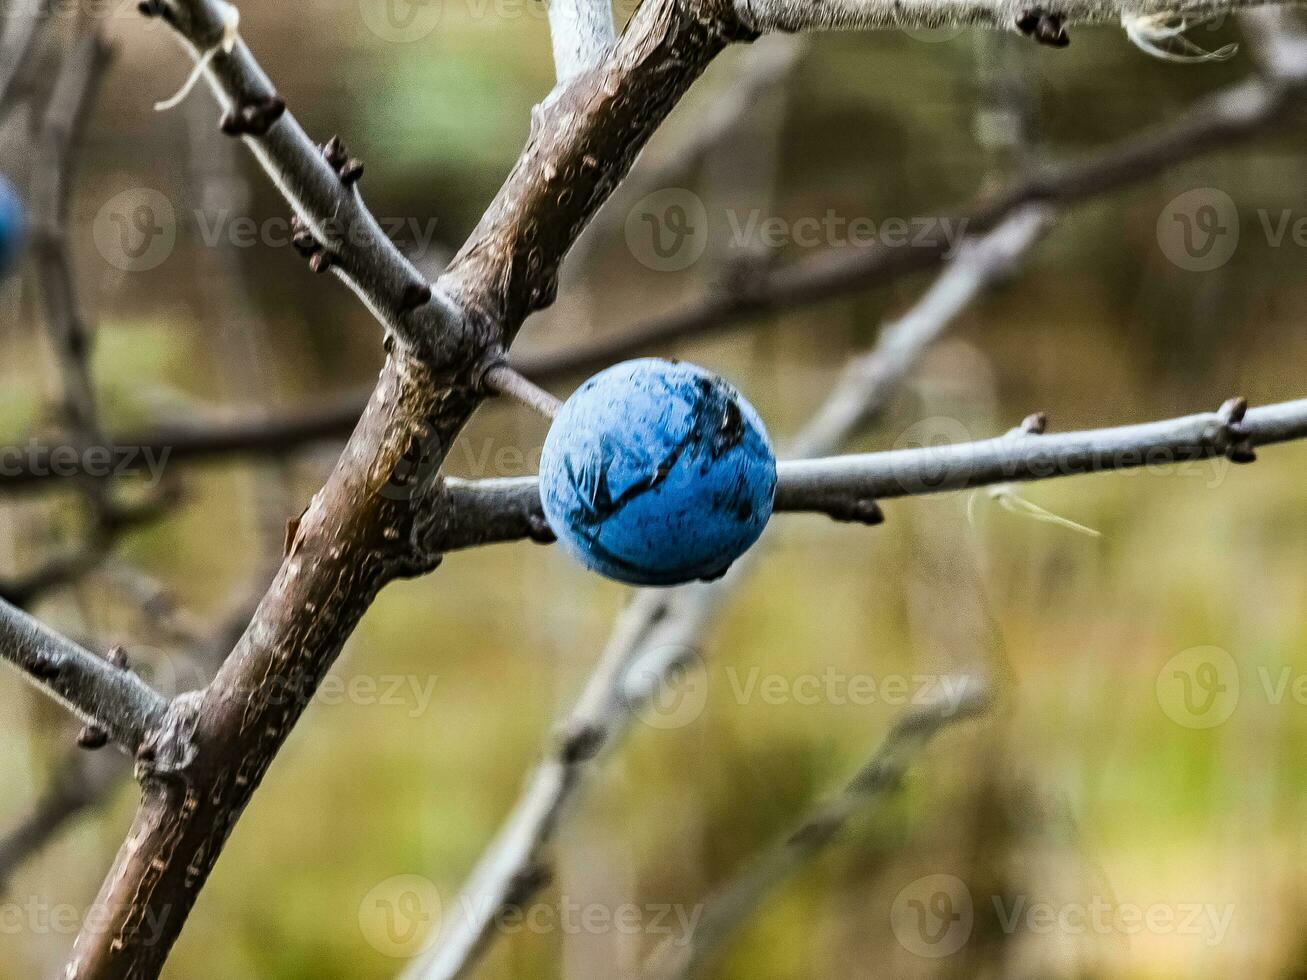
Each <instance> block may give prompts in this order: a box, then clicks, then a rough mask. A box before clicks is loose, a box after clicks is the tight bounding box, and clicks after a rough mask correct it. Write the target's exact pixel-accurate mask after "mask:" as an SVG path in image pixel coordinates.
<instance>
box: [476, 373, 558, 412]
mask: <svg viewBox="0 0 1307 980" xmlns="http://www.w3.org/2000/svg"><path fill="white" fill-rule="evenodd" d="M485 385H486V387H487V388H489V389H490V390H491V391H495V392H498V393H499V394H501V395H504V396H506V397H508V398H512V399H514V400H516V401H518V402H520V403H521V404H523V405H525V406H526V407H527V408H529V409H531V411H533V412H539V413H540V414H541V415H543V416H544V417H545V418H547V419H552V418H553V417H554V416H555V415H557V414H558V410H559V409H560V408H562V407H563V402H562V400H561V399H558V398H555V397H554V396H553V395H551V394H549V392H547V391H545V390H544V389H543V388H541V387H539V386H538V385H536V384H535V383H534V382H533V381H531V380H530V379H528V378H525V377H523V376H522V375H521V374H518V373H517V372H516V371H515V370H513V369H512V368H511V367H509V366H508V365H507V364H496V365H495V366H494V367H492V368H490V369H489V370H487V371H486V376H485Z"/></svg>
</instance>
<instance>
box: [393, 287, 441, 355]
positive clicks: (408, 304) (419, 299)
mask: <svg viewBox="0 0 1307 980" xmlns="http://www.w3.org/2000/svg"><path fill="white" fill-rule="evenodd" d="M433 295H434V294H433V293H432V291H431V284H430V283H425V282H424V283H416V282H412V283H409V284H408V285H407V286H405V287H404V295H403V296H402V297H400V305H401V306H402V307H403V311H404V312H405V313H412V312H413V311H414V310H419V309H421V308H422V307H424V306H426V305H427V304H428V303H430V302H431V297H432V296H433ZM386 339H387V341H389V342H390V343H391V345H392V347H393V345H394V338H393V337H387V338H386ZM387 350H388V351H389V348H387Z"/></svg>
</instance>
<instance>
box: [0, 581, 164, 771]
mask: <svg viewBox="0 0 1307 980" xmlns="http://www.w3.org/2000/svg"><path fill="white" fill-rule="evenodd" d="M0 657H3V658H4V659H5V660H6V661H8V662H9V663H10V664H11V665H12V666H14V667H16V668H17V669H19V670H21V671H23V672H24V674H25V675H26V677H27V679H28V680H29V681H30V682H31V683H32V684H34V685H36V686H37V687H39V688H41V689H42V690H44V691H45V692H46V693H47V694H49V695H50V696H51V697H53V698H54V699H55V700H56V701H58V702H60V703H61V704H63V705H64V706H65V707H66V708H68V709H69V710H70V711H72V712H73V713H74V714H75V715H77V717H78V718H80V719H81V720H82V721H83V722H84V723H85V724H87V725H91V726H93V727H95V728H98V729H99V730H100V731H102V732H104V733H105V734H106V735H108V736H109V738H110V739H111V740H112V741H113V742H114V743H115V744H116V745H118V746H120V747H121V748H122V749H124V750H125V751H126V752H128V753H131V754H133V755H134V754H135V753H136V752H137V750H138V749H140V747H141V745H142V744H144V742H145V740H146V737H147V736H148V735H149V734H150V733H151V732H152V731H153V730H154V729H155V728H157V727H158V725H159V723H160V722H161V721H162V720H163V717H164V715H165V713H166V712H167V710H168V701H167V699H166V698H164V697H163V696H162V695H160V694H158V693H156V692H155V691H154V690H152V689H151V688H150V687H149V686H148V685H147V684H145V682H144V681H142V680H141V679H140V678H139V677H137V676H136V675H135V674H134V673H132V671H131V670H130V669H128V668H127V667H126V666H125V665H120V664H114V663H111V662H109V661H108V660H104V659H102V658H100V657H97V656H96V655H95V654H93V653H89V652H88V651H86V650H83V649H82V648H81V647H79V646H78V645H77V644H76V643H74V642H72V641H71V640H69V639H66V638H64V637H62V636H60V635H59V634H58V633H56V632H54V631H53V630H51V629H50V628H48V627H47V626H45V625H44V624H43V623H41V622H40V621H39V620H36V619H33V618H32V617H31V616H29V615H27V613H25V612H23V611H22V610H21V609H18V608H16V607H14V606H11V605H10V604H9V603H7V602H5V601H3V600H0Z"/></svg>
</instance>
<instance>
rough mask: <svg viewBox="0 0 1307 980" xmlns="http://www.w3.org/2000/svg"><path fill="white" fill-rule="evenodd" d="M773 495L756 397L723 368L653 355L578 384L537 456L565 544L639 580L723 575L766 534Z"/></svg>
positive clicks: (595, 564) (553, 521) (546, 501)
mask: <svg viewBox="0 0 1307 980" xmlns="http://www.w3.org/2000/svg"><path fill="white" fill-rule="evenodd" d="M775 494H776V454H775V453H774V452H773V450H772V447H771V443H770V441H769V440H768V438H767V431H766V429H764V428H763V424H762V420H761V419H759V418H758V413H757V412H756V411H754V409H753V406H752V405H750V404H749V403H748V402H747V401H745V400H744V398H743V397H742V396H741V395H740V393H739V392H738V391H736V390H735V388H733V387H732V386H731V385H729V384H727V383H726V382H725V381H723V380H722V379H721V378H719V377H717V375H715V374H711V373H709V372H708V371H705V370H703V369H702V368H698V367H695V366H694V365H692V364H682V363H677V362H674V361H664V360H657V359H654V358H644V359H640V360H635V361H626V362H624V363H622V364H617V365H615V366H613V367H611V368H608V369H607V370H604V371H601V372H600V373H599V374H596V375H595V376H594V377H593V378H591V379H590V380H589V381H587V382H586V383H585V384H583V385H582V386H581V387H580V388H578V389H577V390H576V392H575V393H574V394H573V395H572V397H571V398H569V399H568V400H567V402H566V403H565V404H564V405H563V407H562V409H561V410H560V411H559V413H558V417H557V418H556V419H554V424H553V426H552V428H550V430H549V435H548V437H546V439H545V446H544V452H543V454H542V456H541V460H540V502H541V504H542V505H543V507H544V512H545V518H546V519H547V520H548V522H549V526H550V527H551V528H552V529H553V531H554V533H555V534H556V535H557V536H558V541H559V543H560V544H561V545H562V547H563V548H564V549H566V550H567V551H568V552H569V553H570V554H571V555H572V556H573V557H575V558H577V559H578V560H579V561H580V562H581V563H582V564H583V565H585V566H586V567H587V568H589V569H591V570H592V571H596V572H598V573H599V574H601V575H605V576H607V577H609V578H613V579H617V580H618V581H620V582H629V583H631V584H633V585H677V584H679V583H681V582H689V581H693V580H694V579H713V578H718V577H720V576H721V575H723V574H724V573H725V572H726V570H727V569H728V568H729V567H730V565H731V563H732V562H734V561H735V559H736V558H738V557H740V555H742V554H744V552H745V551H747V550H748V549H749V546H750V545H752V544H753V543H754V542H755V541H757V540H758V536H759V535H760V534H762V530H763V528H764V527H766V526H767V520H768V518H770V517H771V512H772V502H773V498H774V497H775Z"/></svg>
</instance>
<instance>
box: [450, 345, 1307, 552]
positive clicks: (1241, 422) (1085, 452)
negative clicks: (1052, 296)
mask: <svg viewBox="0 0 1307 980" xmlns="http://www.w3.org/2000/svg"><path fill="white" fill-rule="evenodd" d="M890 356H892V355H890ZM912 360H915V355H914V357H913V358H912ZM881 370H884V368H883V367H882V366H881V364H880V363H878V362H875V361H867V362H861V363H860V362H855V364H854V365H853V366H852V370H851V371H850V373H849V375H847V376H846V377H847V380H846V381H845V383H844V384H843V385H841V389H842V390H841V395H848V396H852V395H853V386H854V385H858V384H862V385H865V386H866V388H867V390H869V391H871V392H872V393H873V397H875V398H876V400H879V390H880V389H883V388H884V387H886V386H887V385H890V384H893V383H895V382H894V381H892V380H890V381H885V380H881V378H884V377H886V376H885V375H881V376H880V378H878V377H877V373H876V372H879V371H881ZM839 401H843V400H842V399H840V400H839ZM1241 402H1242V400H1241V399H1234V400H1233V401H1232V402H1230V403H1227V407H1226V408H1223V409H1222V410H1221V411H1217V412H1207V413H1204V414H1199V415H1189V416H1185V417H1183V418H1177V419H1170V420H1168V421H1163V422H1150V423H1146V424H1143V425H1128V426H1120V427H1117V428H1111V429H1091V430H1088V431H1084V432H1068V433H1065V434H1062V435H1049V436H1043V437H1041V438H1040V439H1038V440H1033V441H1014V440H1013V439H1012V438H1011V437H1010V435H1005V436H1000V437H998V438H996V439H990V440H986V441H983V442H967V443H959V444H956V445H951V446H940V447H932V448H927V449H900V450H896V451H893V452H878V453H863V454H860V455H852V456H833V457H829V458H824V459H791V460H784V461H782V462H781V463H779V464H778V466H777V471H778V472H777V475H778V482H777V486H776V511H777V513H785V512H791V513H793V512H810V513H822V514H829V515H831V516H833V517H836V518H838V519H843V520H863V519H864V518H862V517H859V516H858V515H860V514H866V515H871V514H872V513H873V512H872V511H871V510H870V505H871V504H872V503H874V502H875V501H877V500H892V499H896V498H900V497H916V496H924V495H927V494H934V493H947V492H951V491H957V490H970V489H974V488H976V487H985V486H994V485H997V484H1004V483H1018V482H1023V481H1034V480H1047V479H1052V478H1055V477H1063V476H1083V475H1087V474H1090V473H1110V472H1113V471H1116V470H1126V469H1134V468H1137V467H1141V466H1147V467H1161V466H1169V465H1175V464H1182V463H1191V462H1194V461H1197V460H1201V459H1210V458H1212V457H1216V456H1227V457H1230V458H1231V459H1232V460H1233V461H1234V462H1241V463H1242V462H1250V461H1251V458H1252V457H1251V455H1250V454H1251V451H1252V450H1253V449H1254V448H1256V447H1258V446H1267V445H1273V444H1275V443H1279V442H1289V441H1293V440H1299V439H1307V399H1303V400H1300V401H1292V402H1283V403H1280V404H1277V405H1267V406H1264V407H1262V408H1254V409H1250V410H1248V412H1247V414H1246V415H1243V416H1239V414H1238V410H1237V409H1236V410H1234V411H1233V414H1232V411H1231V409H1230V408H1229V407H1228V406H1229V405H1231V404H1238V403H1241ZM856 414H860V413H859V410H858V408H857V405H856V403H855V402H853V401H852V399H851V398H850V400H848V401H844V402H843V403H842V404H840V403H837V400H836V399H832V400H831V401H828V402H827V404H826V405H825V406H824V407H823V409H822V412H821V414H820V415H819V416H818V418H817V419H816V420H815V421H814V424H813V426H812V428H811V431H810V433H809V434H808V435H807V437H806V438H800V439H799V440H798V445H800V446H805V448H806V446H808V445H811V446H816V445H824V444H827V443H829V442H831V441H832V440H831V439H830V437H829V433H831V432H833V431H834V429H833V428H832V426H834V425H836V424H839V425H848V426H856V425H858V424H862V423H861V422H860V421H859V420H858V419H857V418H854V417H853V416H855V415H856ZM444 494H445V497H446V500H447V504H446V508H445V509H446V510H447V512H448V513H447V514H446V517H445V521H446V523H445V524H444V525H443V526H442V527H441V528H433V529H432V531H431V534H432V540H431V545H432V547H436V546H440V547H443V549H444V550H446V551H453V550H456V549H458V548H467V547H474V546H477V545H481V544H492V543H499V542H503V541H515V540H521V539H523V538H530V539H532V540H540V535H539V533H538V526H539V522H540V521H542V520H543V514H542V512H541V510H540V503H539V497H540V491H539V487H538V484H537V482H536V479H535V478H534V477H516V478H512V479H502V480H482V481H454V480H449V481H446V484H445V487H444ZM872 522H874V520H873V521H872Z"/></svg>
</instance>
